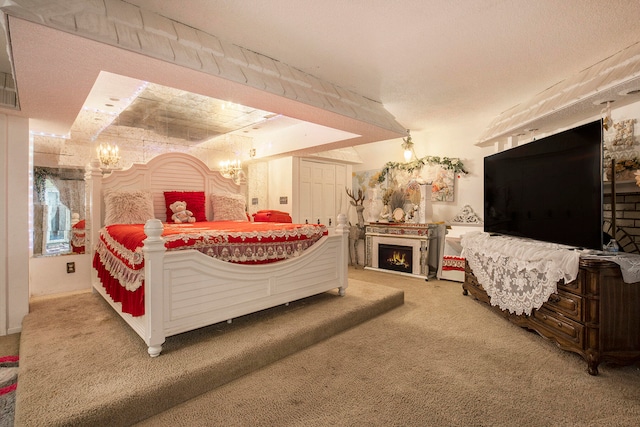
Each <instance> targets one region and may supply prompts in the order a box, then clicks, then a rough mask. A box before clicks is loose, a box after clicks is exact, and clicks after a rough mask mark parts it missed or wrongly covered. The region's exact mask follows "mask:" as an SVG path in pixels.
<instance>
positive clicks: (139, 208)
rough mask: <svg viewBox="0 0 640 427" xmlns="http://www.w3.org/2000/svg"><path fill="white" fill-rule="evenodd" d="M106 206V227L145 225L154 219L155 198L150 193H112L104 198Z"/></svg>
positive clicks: (136, 191)
mask: <svg viewBox="0 0 640 427" xmlns="http://www.w3.org/2000/svg"><path fill="white" fill-rule="evenodd" d="M104 205H105V218H104V225H112V224H144V223H145V222H147V220H148V219H152V218H153V198H152V197H151V192H149V191H144V190H132V191H111V192H109V193H107V194H106V195H105V196H104Z"/></svg>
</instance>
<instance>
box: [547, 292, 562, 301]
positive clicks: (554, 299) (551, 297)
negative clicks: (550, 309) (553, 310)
mask: <svg viewBox="0 0 640 427" xmlns="http://www.w3.org/2000/svg"><path fill="white" fill-rule="evenodd" d="M549 302H560V295H558V294H553V295H551V296H550V297H549Z"/></svg>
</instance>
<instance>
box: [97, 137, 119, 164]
mask: <svg viewBox="0 0 640 427" xmlns="http://www.w3.org/2000/svg"><path fill="white" fill-rule="evenodd" d="M96 151H97V153H98V160H100V163H102V164H103V165H104V166H106V167H111V166H113V165H115V164H116V163H118V161H119V160H120V151H119V149H118V145H117V144H113V145H111V144H110V143H108V142H107V143H104V144H100V145H99V146H98V148H97V149H96Z"/></svg>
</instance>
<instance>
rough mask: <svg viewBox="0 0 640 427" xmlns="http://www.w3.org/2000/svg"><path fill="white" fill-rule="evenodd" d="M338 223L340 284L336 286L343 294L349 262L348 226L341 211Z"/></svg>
mask: <svg viewBox="0 0 640 427" xmlns="http://www.w3.org/2000/svg"><path fill="white" fill-rule="evenodd" d="M337 220H338V225H337V227H336V234H338V235H340V236H341V238H342V243H341V245H340V252H341V253H340V254H339V256H338V262H339V263H340V265H339V266H338V274H339V276H340V278H339V281H340V283H341V286H340V287H338V293H339V294H340V295H341V296H344V294H345V291H346V289H347V286H348V285H349V283H348V282H349V279H348V263H349V259H348V258H349V226H348V224H347V216H346V215H345V214H343V213H341V214H338V218H337Z"/></svg>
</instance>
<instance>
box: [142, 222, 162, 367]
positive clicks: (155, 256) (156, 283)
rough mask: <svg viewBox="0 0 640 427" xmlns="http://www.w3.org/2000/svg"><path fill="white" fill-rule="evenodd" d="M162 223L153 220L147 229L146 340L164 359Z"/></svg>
mask: <svg viewBox="0 0 640 427" xmlns="http://www.w3.org/2000/svg"><path fill="white" fill-rule="evenodd" d="M162 231H163V226H162V222H161V221H160V220H159V219H150V220H148V221H147V223H146V224H145V226H144V232H145V234H146V235H147V238H146V239H145V240H144V242H143V243H144V247H143V248H142V251H143V252H144V314H145V320H144V321H145V328H144V330H145V336H144V340H145V342H146V343H147V346H148V347H149V348H148V349H147V351H148V352H149V355H150V356H151V357H156V356H158V355H160V352H161V351H162V344H164V340H165V335H164V298H163V294H164V277H163V276H164V271H163V270H164V268H163V259H164V253H165V251H166V248H165V246H164V239H163V238H162V237H161V236H162Z"/></svg>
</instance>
